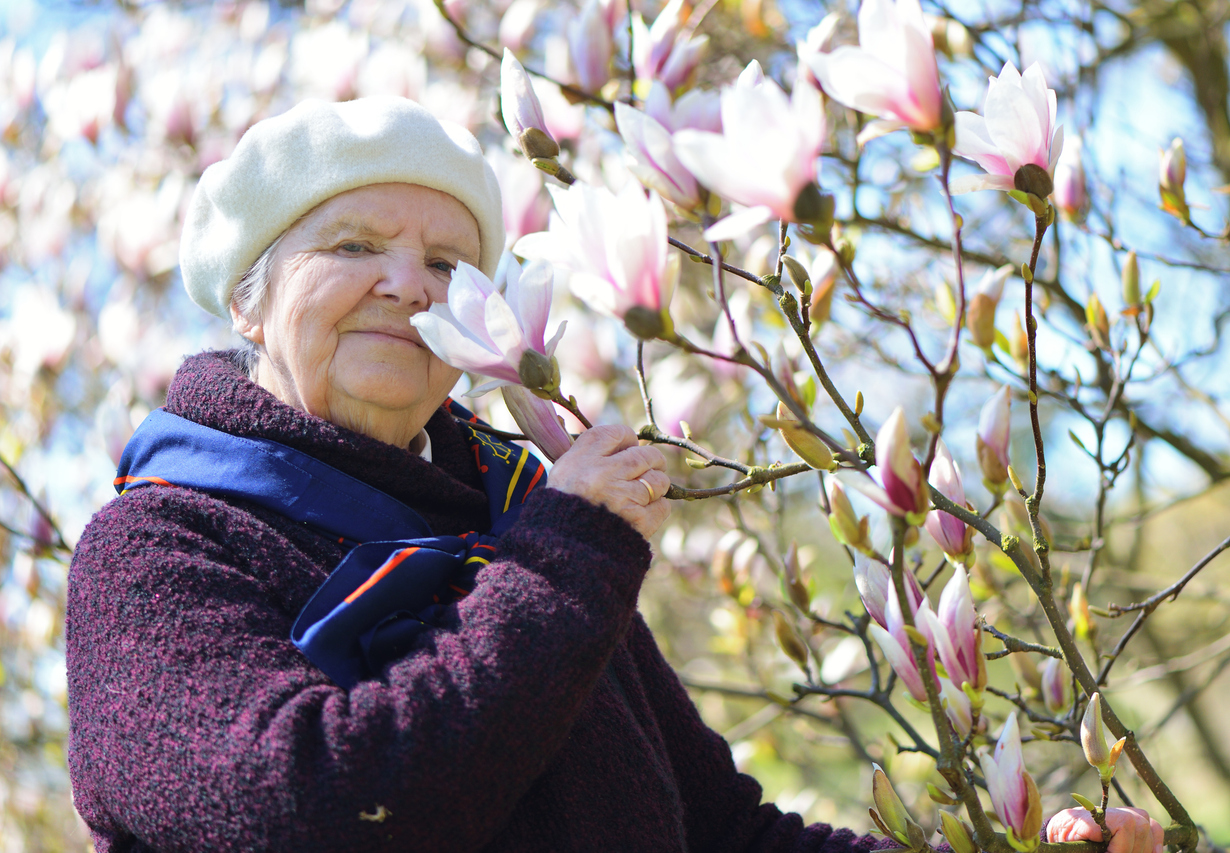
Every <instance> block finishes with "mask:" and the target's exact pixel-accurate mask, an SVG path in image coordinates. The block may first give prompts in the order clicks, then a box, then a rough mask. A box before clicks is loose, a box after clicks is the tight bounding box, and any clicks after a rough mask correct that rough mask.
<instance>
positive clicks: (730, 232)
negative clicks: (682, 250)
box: [675, 61, 824, 240]
mask: <svg viewBox="0 0 1230 853" xmlns="http://www.w3.org/2000/svg"><path fill="white" fill-rule="evenodd" d="M721 98H722V133H720V134H718V133H710V132H706V131H702V130H681V131H679V132H678V133H676V134H675V154H676V155H677V156H678V157H679V160H680V162H682V163H683V165H684V166H686V167H687V168H688V170H689V171H690V172H691V173H692V174H693V175H695V176H696V178H697V180H699V181H700V182H701V183H702V184H704V185H705V186H706V187H708V188H709V189H711V190H713V191H714V192H716V193H718V194H719V195H722V196H724V197H726V198H728V199H730V200H731V201H733V202H737V203H739V204H742V205H745V206H746V207H747V210H744V211H742V212H740V213H736V214H733V215H731V216H728V217H726V218H725V219H723V220H721V221H720V222H718V223H717V224H716V225H713V226H711V227H710V228H709V229H708V230H706V231H705V239H706V240H726V239H729V238H732V237H735V236H738V235H741V234H744V233H746V232H747V231H749V230H750V229H752V228H754V227H755V226H757V225H762V224H764V223H765V222H768V221H769V220H770V219H773V218H775V217H776V218H780V219H787V220H790V221H791V222H800V221H807V220H809V219H813V218H816V217H817V216H818V215H819V207H820V204H821V199H820V197H819V191H818V190H817V189H816V187H815V183H814V182H815V180H816V157H817V155H819V153H820V146H821V144H823V142H824V110H823V108H822V106H821V103H820V93H819V92H818V91H817V90H816V88H815V87H814V86H812V85H811V84H810V83H808V82H807V81H806V80H800V81H798V82H797V83H796V84H795V87H794V92H793V94H792V95H791V96H790V97H789V98H787V97H786V93H785V92H783V91H782V90H781V89H780V88H779V87H778V85H777V84H776V83H774V82H772V81H771V80H766V79H764V75H763V73H762V72H761V70H760V65H759V63H757V62H755V61H753V62H752V63H751V64H750V65H748V67H747V68H746V69H744V71H743V73H742V74H740V75H739V79H738V81H736V83H735V84H734V85H733V86H728V87H726V88H725V89H723V90H722V95H721Z"/></svg>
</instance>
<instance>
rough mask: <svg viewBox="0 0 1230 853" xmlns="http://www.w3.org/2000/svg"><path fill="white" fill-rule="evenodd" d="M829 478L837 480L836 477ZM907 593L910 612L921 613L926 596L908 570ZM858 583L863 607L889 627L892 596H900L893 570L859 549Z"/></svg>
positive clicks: (856, 567) (916, 579) (855, 564)
mask: <svg viewBox="0 0 1230 853" xmlns="http://www.w3.org/2000/svg"><path fill="white" fill-rule="evenodd" d="M829 482H833V480H832V479H830V480H829ZM905 582H906V596H907V598H908V600H909V602H910V612H911V613H917V612H918V607H919V605H921V604H922V603H923V601H924V600H926V595H925V594H924V593H923V590H922V587H921V586H920V585H919V583H918V578H916V577H914V573H913V572H906V573H905ZM854 586H855V587H856V588H857V589H858V597H859V598H860V599H862V602H863V607H865V608H867V615H868V616H870V617H871V618H872V619H873V620H874V621H875V623H876V624H877V625H879V626H880V627H881V628H887V627H888V622H887V621H886V619H885V615H884V614H885V612H886V608H887V607H888V599H889V598H890V597H892V598H896V597H897V591H896V590H895V589H893V573H892V571H891V570H890V569H889V568H888V566H886V565H884V564H883V563H881V562H880V561H879V560H876V559H873V558H871V557H868V556H866V555H865V554H861V553H856V554H855V555H854Z"/></svg>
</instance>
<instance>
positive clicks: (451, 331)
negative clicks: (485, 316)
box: [410, 312, 520, 382]
mask: <svg viewBox="0 0 1230 853" xmlns="http://www.w3.org/2000/svg"><path fill="white" fill-rule="evenodd" d="M410 322H411V323H412V324H413V325H414V328H416V329H418V332H419V335H420V336H421V337H422V338H423V343H425V344H427V347H428V348H429V349H430V350H431V351H432V352H433V353H435V354H436V356H437V357H439V359H440V360H441V361H443V362H444V363H445V364H448V365H450V366H452V367H456V368H457V369H458V370H467V371H471V372H473V373H481V374H482V375H483V376H491V377H493V378H496V379H507V380H509V381H511V382H518V381H520V377H519V376H517V372H516V370H514V369H513V368H511V367H509V365H508V364H507V363H506V362H505V361H504V359H503V358H502V357H501V356H499V355H497V354H495V353H493V352H490V351H489V350H486V349H484V348H483V347H481V346H479V345H478V344H476V343H475V342H474V341H472V340H470V339H469V338H467V337H465V336H464V335H462V334H461V332H460V331H458V329H457V327H456V326H453V325H451V324H449V323H446V322H444V321H443V320H441V319H440V318H439V317H437V316H435V315H433V314H430V313H428V312H423V313H421V314H415V315H414V316H413V317H411V318H410Z"/></svg>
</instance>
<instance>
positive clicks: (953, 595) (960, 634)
mask: <svg viewBox="0 0 1230 853" xmlns="http://www.w3.org/2000/svg"><path fill="white" fill-rule="evenodd" d="M938 610H939V612H938V613H932V612H931V611H930V610H925V611H921V612H920V613H919V621H920V623H921V622H926V623H927V633H928V634H929V635H930V636H931V637H933V638H934V640H935V645H936V653H937V654H939V656H940V663H942V664H944V669H945V671H946V672H947V673H948V677H949V678H950V679H952V683H953V684H954V685H956V686H957V687H960V688H962V689H966V685H968V689H970V690H974V691H980V690H982V688H984V687H986V684H987V664H986V659H985V658H984V657H983V655H982V633H981V632H980V631H979V630H978V613H977V611H975V610H974V599H973V598H972V597H971V596H970V591H969V578H968V577H967V576H966V574H965V570H964V569H962V568H960V567H958V568H957V570H956V571H954V572H953V573H952V578H951V579H950V580H949V581H948V583H947V585H945V587H944V592H943V593H942V594H941V595H940V603H939V608H938Z"/></svg>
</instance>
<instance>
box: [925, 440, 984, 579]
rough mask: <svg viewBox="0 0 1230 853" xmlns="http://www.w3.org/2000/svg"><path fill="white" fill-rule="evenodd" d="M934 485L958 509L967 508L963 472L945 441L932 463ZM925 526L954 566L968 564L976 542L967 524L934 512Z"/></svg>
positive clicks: (953, 517) (928, 516)
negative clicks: (966, 562) (955, 564)
mask: <svg viewBox="0 0 1230 853" xmlns="http://www.w3.org/2000/svg"><path fill="white" fill-rule="evenodd" d="M931 485H933V486H935V488H936V489H938V490H939V492H940V494H942V495H943V496H944V497H946V498H948V499H949V500H950V501H952V502H953V503H955V504H956V505H957V506H962V507H963V506H965V486H964V485H963V484H962V483H961V469H960V468H959V467H958V466H957V463H956V462H954V461H953V459H952V454H951V453H949V452H948V446H947V445H946V444H944V440H943V439H940V440H939V442H938V443H937V444H936V448H935V459H934V461H932V463H931ZM925 526H926V528H927V532H928V533H930V534H931V538H933V539H934V540H935V542H936V544H937V545H939V546H940V548H941V549H942V550H943V551H944V553H945V554H948V555H950V556H949V560H950V561H951V562H953V563H961V562H964V561H965V558H966V557H967V556H968V555H969V554H971V553H972V549H973V539H972V537H971V536H970V535H969V533H968V528H967V527H966V525H965V522H964V521H961V520H960V519H959V518H957V517H956V516H954V515H950V514H949V513H946V512H941V511H940V510H938V509H933V510H931V512H929V513H927V520H926V522H925Z"/></svg>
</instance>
